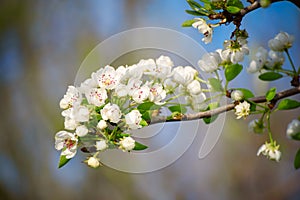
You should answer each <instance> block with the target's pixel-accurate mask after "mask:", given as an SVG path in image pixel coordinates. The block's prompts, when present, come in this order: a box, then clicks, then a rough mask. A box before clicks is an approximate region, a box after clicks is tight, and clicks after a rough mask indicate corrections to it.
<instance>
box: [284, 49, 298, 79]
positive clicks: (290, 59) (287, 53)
mask: <svg viewBox="0 0 300 200" xmlns="http://www.w3.org/2000/svg"><path fill="white" fill-rule="evenodd" d="M284 51H285V53H286V55H287V57H288V59H289V61H290V63H291V65H292V68H293V71H294V75H297V71H296V67H295V65H294V63H293V60H292V58H291V56H290V53H289V50H288V49H285V50H284Z"/></svg>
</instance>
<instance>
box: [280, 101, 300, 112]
mask: <svg viewBox="0 0 300 200" xmlns="http://www.w3.org/2000/svg"><path fill="white" fill-rule="evenodd" d="M298 107H300V102H298V101H296V100H293V99H283V100H282V101H280V102H279V104H278V107H277V108H278V110H290V109H295V108H298Z"/></svg>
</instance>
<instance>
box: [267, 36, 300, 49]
mask: <svg viewBox="0 0 300 200" xmlns="http://www.w3.org/2000/svg"><path fill="white" fill-rule="evenodd" d="M294 40H295V38H294V36H292V35H289V34H288V33H286V32H280V33H278V34H277V35H276V36H275V38H273V39H271V40H269V43H268V44H269V47H270V49H272V50H273V51H284V50H286V49H288V48H290V47H291V46H292V45H293V42H294Z"/></svg>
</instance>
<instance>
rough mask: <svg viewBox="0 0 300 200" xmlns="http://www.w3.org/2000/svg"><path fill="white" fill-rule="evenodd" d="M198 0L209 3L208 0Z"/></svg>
mask: <svg viewBox="0 0 300 200" xmlns="http://www.w3.org/2000/svg"><path fill="white" fill-rule="evenodd" d="M200 1H201V2H203V3H209V4H210V3H211V2H210V0H200Z"/></svg>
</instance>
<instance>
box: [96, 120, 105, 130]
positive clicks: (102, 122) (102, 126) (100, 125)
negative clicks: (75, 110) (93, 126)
mask: <svg viewBox="0 0 300 200" xmlns="http://www.w3.org/2000/svg"><path fill="white" fill-rule="evenodd" d="M106 127H107V123H106V121H104V120H100V121H99V122H98V124H97V128H99V129H100V130H103V129H105V128H106Z"/></svg>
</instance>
